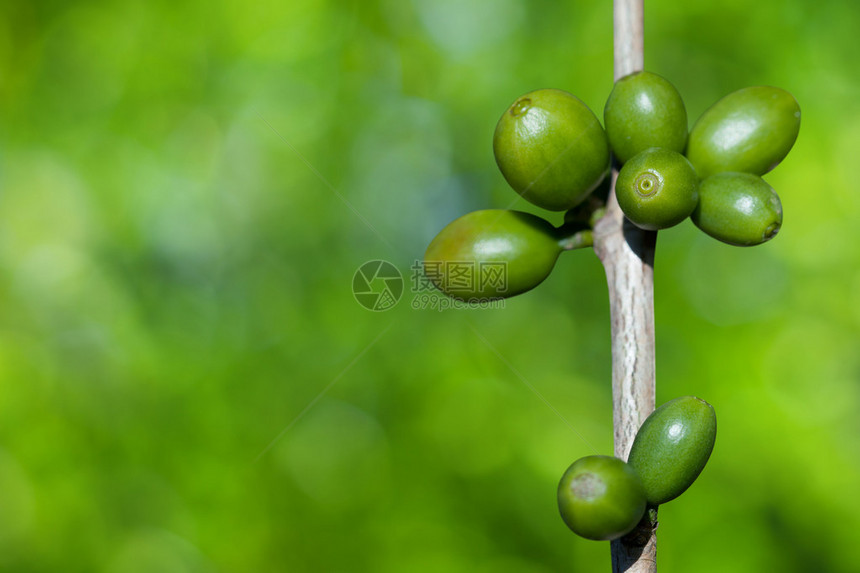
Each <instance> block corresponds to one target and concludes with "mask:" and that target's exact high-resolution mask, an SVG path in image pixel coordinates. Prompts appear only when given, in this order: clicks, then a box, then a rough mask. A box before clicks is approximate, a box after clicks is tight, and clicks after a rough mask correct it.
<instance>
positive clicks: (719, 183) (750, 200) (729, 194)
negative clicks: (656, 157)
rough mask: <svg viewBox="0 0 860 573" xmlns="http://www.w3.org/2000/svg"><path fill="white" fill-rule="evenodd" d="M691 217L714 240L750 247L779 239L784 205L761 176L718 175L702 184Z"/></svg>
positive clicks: (741, 174) (742, 174)
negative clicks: (697, 201)
mask: <svg viewBox="0 0 860 573" xmlns="http://www.w3.org/2000/svg"><path fill="white" fill-rule="evenodd" d="M690 218H691V219H692V220H693V223H695V224H696V226H697V227H699V228H700V229H701V230H703V231H704V232H706V233H707V234H709V235H710V236H712V237H714V238H715V239H719V240H720V241H722V242H724V243H728V244H730V245H737V246H739V247H749V246H753V245H760V244H761V243H764V242H766V241H769V240H771V239H772V238H774V237H775V236H776V234H777V233H778V232H779V229H780V227H782V203H780V201H779V196H778V195H777V194H776V191H774V190H773V187H771V186H770V185H768V184H767V182H765V180H764V179H762V178H761V177H759V176H758V175H751V174H749V173H732V172H728V173H717V174H716V175H711V176H710V177H708V178H707V179H705V180H704V181H702V183H701V184H700V185H699V204H698V205H697V206H696V210H695V211H693V214H692V215H691V216H690Z"/></svg>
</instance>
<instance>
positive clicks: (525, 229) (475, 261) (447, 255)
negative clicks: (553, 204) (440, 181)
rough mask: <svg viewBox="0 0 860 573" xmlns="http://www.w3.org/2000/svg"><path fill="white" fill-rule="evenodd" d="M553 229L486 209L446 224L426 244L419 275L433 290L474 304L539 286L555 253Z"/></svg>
mask: <svg viewBox="0 0 860 573" xmlns="http://www.w3.org/2000/svg"><path fill="white" fill-rule="evenodd" d="M561 250H562V248H561V246H560V244H559V237H558V236H557V232H556V229H555V228H554V227H553V226H552V225H551V224H550V223H549V222H548V221H546V220H544V219H541V218H540V217H538V216H536V215H532V214H530V213H523V212H520V211H508V210H503V209H487V210H484V211H474V212H472V213H469V214H468V215H463V216H462V217H460V218H459V219H456V220H455V221H453V222H451V223H449V224H448V226H446V227H445V228H444V229H442V231H440V232H439V234H438V235H436V237H435V238H434V239H433V240H432V241H431V242H430V245H429V246H428V247H427V252H426V253H425V254H424V271H425V274H426V275H427V277H428V278H429V279H430V280H431V281H432V282H433V284H434V285H436V287H437V288H439V290H441V291H442V292H444V293H445V294H447V295H448V296H451V297H453V298H457V299H461V300H466V301H474V300H478V299H498V298H507V297H511V296H514V295H517V294H520V293H523V292H526V291H527V290H530V289H532V288H534V287H536V286H537V285H539V284H540V283H541V282H543V280H544V279H545V278H546V277H547V276H548V275H549V273H550V272H551V271H552V269H553V266H555V261H556V260H557V259H558V255H559V253H561Z"/></svg>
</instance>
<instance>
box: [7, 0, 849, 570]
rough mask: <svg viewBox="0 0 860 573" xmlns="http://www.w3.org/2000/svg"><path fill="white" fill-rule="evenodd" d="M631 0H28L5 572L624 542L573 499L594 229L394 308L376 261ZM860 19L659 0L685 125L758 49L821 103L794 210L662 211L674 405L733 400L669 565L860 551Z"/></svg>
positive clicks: (448, 209)
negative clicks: (672, 221) (531, 278)
mask: <svg viewBox="0 0 860 573" xmlns="http://www.w3.org/2000/svg"><path fill="white" fill-rule="evenodd" d="M611 11H612V10H611V5H610V3H609V2H597V1H589V2H574V1H564V2H556V1H550V0H530V1H528V2H527V1H526V0H494V1H490V0H457V1H454V0H411V1H405V2H404V1H395V0H376V1H364V2H358V1H352V2H349V1H340V2H335V1H329V2H325V1H321V0H290V1H289V2H239V1H238V0H214V1H211V0H210V1H206V2H203V1H192V2H182V3H177V2H172V1H167V0H156V1H147V2H145V1H143V0H130V1H127V2H104V1H103V2H97V1H95V2H61V1H42V0H39V1H34V2H29V1H27V2H25V1H20V0H19V1H14V0H13V1H10V2H4V3H2V7H0V114H2V115H0V570H2V571H9V572H42V571H45V572H47V571H63V572H65V573H70V572H90V571H98V572H108V573H118V572H131V573H138V572H140V573H143V572H159V573H185V572H195V573H197V572H222V571H223V572H228V571H229V572H233V571H236V572H239V571H242V572H245V571H325V572H364V571H368V572H370V571H373V572H388V571H391V572H395V571H397V572H400V571H410V572H424V571H427V572H437V571H445V572H449V573H457V572H460V571H463V572H466V571H468V572H470V573H471V572H478V573H483V572H487V573H490V572H493V573H499V572H501V573H507V572H531V573H545V572H556V571H558V572H562V571H586V572H591V571H607V570H609V547H608V544H606V543H597V542H589V541H585V540H582V539H579V538H576V537H575V536H574V535H573V534H571V533H570V532H569V531H568V530H567V529H566V528H565V526H564V524H563V523H562V522H561V520H560V519H559V517H558V515H557V509H556V502H555V487H556V484H557V481H558V479H559V477H560V476H561V474H562V472H563V471H564V469H565V468H566V467H567V466H568V464H570V463H571V462H572V461H573V460H574V459H576V458H578V457H581V456H583V455H587V454H590V453H593V452H594V451H595V450H596V451H598V452H599V453H610V452H611V449H612V444H611V439H612V432H611V404H610V389H609V382H610V381H609V377H610V354H609V329H608V304H607V301H606V292H605V290H606V287H605V280H604V277H603V273H602V269H601V267H600V265H599V263H598V261H597V259H596V258H595V257H594V255H593V253H591V252H585V251H581V252H574V253H569V254H565V255H564V256H563V257H562V258H561V260H560V261H559V264H558V265H557V267H556V270H555V272H554V273H553V275H552V276H551V277H550V278H549V279H548V280H547V282H546V283H544V284H543V285H542V286H541V287H540V288H539V289H537V290H535V291H533V292H531V293H528V294H525V295H523V296H521V297H517V298H514V299H511V300H509V301H507V304H506V305H505V308H504V309H501V310H498V309H497V310H448V311H445V312H438V311H434V310H429V309H426V310H414V309H412V308H411V306H410V302H411V300H412V298H413V294H412V293H410V292H409V290H408V283H407V292H406V293H405V295H404V298H403V300H401V301H400V303H399V304H398V306H397V307H395V308H394V309H392V310H389V311H387V312H380V313H374V312H369V311H367V310H365V309H364V308H362V307H361V306H359V305H358V304H357V303H356V301H355V300H354V298H353V295H352V292H351V281H352V276H353V273H354V272H355V270H356V268H357V267H358V266H359V265H361V264H362V263H364V262H365V261H368V260H373V259H385V260H389V261H391V262H393V263H394V264H395V265H397V266H398V268H400V270H401V271H402V272H403V273H404V275H405V276H406V277H407V281H408V280H409V275H410V270H409V269H410V266H411V265H412V264H413V261H414V260H415V259H416V258H420V257H421V255H422V254H423V250H424V247H425V246H426V244H427V243H428V242H429V240H430V239H431V238H432V237H433V235H434V234H435V233H436V232H437V231H438V230H439V229H441V228H442V227H443V226H444V225H445V224H446V223H448V222H449V221H450V220H452V219H454V218H455V217H457V216H458V215H460V214H463V213H465V212H467V211H470V210H475V209H481V208H488V207H506V206H509V205H510V204H511V202H512V201H513V200H514V199H515V198H516V195H515V194H514V193H513V192H512V191H511V190H510V189H509V188H507V186H506V184H505V182H504V180H503V179H502V177H501V175H500V174H499V172H498V170H497V169H496V167H495V164H494V161H493V156H492V149H491V139H492V132H493V129H494V126H495V123H496V120H497V119H498V117H499V116H500V115H501V113H502V112H503V111H504V109H505V108H506V106H507V105H508V104H509V103H510V102H511V101H513V100H514V99H515V98H516V97H517V96H518V95H520V94H521V93H523V92H526V91H529V90H532V89H535V88H540V87H559V88H563V89H566V90H568V91H570V92H572V93H574V94H576V95H578V96H579V97H580V98H582V99H583V100H584V101H585V102H586V103H587V104H589V105H590V106H591V107H592V109H594V110H595V111H596V112H597V113H598V115H600V116H601V117H602V113H601V112H602V108H603V103H604V101H605V98H606V96H607V95H608V94H609V91H610V89H611V87H612V39H611V33H612V30H611ZM857 29H860V8H858V5H857V4H856V3H855V2H852V1H849V0H821V1H819V2H815V3H814V4H813V3H809V2H806V1H802V0H788V1H787V0H760V1H758V2H755V3H749V2H748V1H746V0H743V1H741V0H723V1H722V2H719V3H716V4H714V3H702V4H696V3H687V4H686V5H684V6H679V5H678V3H677V2H673V1H670V0H649V2H648V3H647V6H646V67H647V68H648V69H649V70H652V71H655V72H657V73H660V74H662V75H664V76H666V77H668V78H669V79H670V80H671V81H673V82H674V83H675V84H676V85H677V87H678V88H679V90H680V92H681V93H682V94H683V96H684V98H685V100H686V103H687V108H688V112H689V115H690V120H691V122H692V121H693V120H694V119H695V118H696V117H698V115H699V114H700V113H701V112H702V111H703V110H704V109H705V108H707V107H708V106H709V105H710V104H711V103H713V102H714V101H716V99H718V98H719V97H721V96H723V95H725V94H727V93H729V92H730V91H733V90H735V89H738V88H740V87H744V86H747V85H757V84H771V85H777V86H780V87H783V88H785V89H787V90H789V91H790V92H792V93H793V94H794V95H795V96H796V97H797V99H798V100H799V101H800V104H801V107H802V109H803V114H804V115H803V124H802V127H801V134H800V138H799V140H798V142H797V145H796V146H795V148H794V150H793V152H792V153H791V154H790V156H789V157H788V159H787V160H786V161H785V162H784V163H783V164H782V165H781V166H780V167H779V168H777V169H776V170H775V171H774V172H772V173H771V174H770V175H768V176H767V179H768V181H769V182H770V183H771V184H772V185H773V186H774V187H775V188H776V189H777V190H778V191H779V192H780V194H781V197H782V201H783V205H784V209H785V213H786V215H785V225H784V227H783V230H782V232H781V233H780V235H779V237H778V238H777V239H776V240H774V241H773V242H771V243H768V244H767V245H765V246H763V247H760V248H755V249H738V248H732V247H728V246H726V245H723V244H721V243H718V242H716V241H714V240H712V239H709V238H708V237H706V236H704V235H703V234H702V233H700V232H698V231H697V230H696V229H695V228H694V227H693V226H692V224H690V223H689V222H686V223H684V224H682V225H681V226H679V227H677V228H674V229H671V230H668V231H665V232H662V233H661V235H660V240H659V245H658V252H657V266H656V271H655V272H656V293H657V294H656V305H657V310H656V312H657V339H658V341H657V342H658V359H657V362H658V402H664V401H666V400H669V399H671V398H673V397H676V396H679V395H683V394H696V395H699V396H701V397H704V398H706V399H707V400H709V401H710V402H711V403H713V404H714V406H715V408H716V410H717V413H718V417H719V424H720V426H719V427H720V431H719V437H718V440H717V447H716V449H715V452H714V455H713V457H712V458H711V462H710V464H709V466H708V468H707V469H706V470H705V472H704V473H703V474H702V477H701V478H700V479H699V481H698V482H697V483H696V485H695V486H694V487H693V488H692V489H691V490H690V491H689V492H688V493H686V494H685V495H684V496H683V497H682V498H680V499H679V500H677V501H675V502H672V503H671V504H669V505H667V506H665V507H664V508H662V509H661V523H660V529H659V545H658V546H659V562H660V569H661V571H664V572H666V571H679V572H680V571H696V572H698V573H706V572H710V571H727V570H730V571H733V572H736V573H743V572H751V573H752V572H756V573H758V572H761V571H776V570H779V571H787V572H790V571H798V572H799V571H803V572H807V571H834V572H840V571H846V572H848V571H856V570H857V564H856V563H857V556H856V551H855V549H854V545H853V543H854V541H855V540H856V535H857V528H858V526H860V519H858V514H860V496H858V495H857V490H858V487H860V456H858V455H857V454H858V451H860V416H858V414H860V392H858V388H860V385H858V382H860V353H858V346H860V345H858V340H860V266H858V263H860V224H858V221H860V189H858V188H857V185H856V182H855V180H856V169H857V159H856V154H857V152H858V150H860V64H858V60H857V58H856V56H855V55H854V53H853V52H852V50H850V49H849V47H850V46H852V45H854V44H855V43H856V30H857ZM515 206H516V208H519V209H524V210H529V211H533V212H538V211H537V209H533V208H531V207H530V206H529V205H528V204H526V203H524V202H523V201H518V202H516V204H515ZM559 219H560V217H559V215H558V214H552V215H551V220H552V221H553V222H555V223H558V222H559ZM533 390H534V391H533ZM535 391H536V392H537V393H539V394H540V396H542V397H543V398H544V399H545V400H546V402H548V403H549V404H550V405H551V407H548V406H547V404H546V403H545V402H544V401H543V400H542V399H541V397H540V396H538V394H537V393H536V392H535ZM553 409H555V410H557V412H558V413H559V414H560V416H559V415H556V413H554V412H553ZM562 417H563V418H564V420H563V419H561V418H562ZM565 420H566V421H567V422H569V424H570V425H568V424H567V423H566V422H565ZM571 427H572V428H573V429H575V431H572V429H571ZM592 448H593V449H592Z"/></svg>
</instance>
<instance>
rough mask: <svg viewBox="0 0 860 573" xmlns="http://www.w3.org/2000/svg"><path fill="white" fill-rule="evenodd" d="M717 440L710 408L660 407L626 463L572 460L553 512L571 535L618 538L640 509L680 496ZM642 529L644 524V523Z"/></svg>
mask: <svg viewBox="0 0 860 573" xmlns="http://www.w3.org/2000/svg"><path fill="white" fill-rule="evenodd" d="M716 437H717V418H716V415H715V414H714V409H713V407H711V405H710V404H708V403H707V402H705V401H704V400H702V399H700V398H696V397H694V396H683V397H681V398H675V399H674V400H670V401H669V402H666V403H665V404H663V405H662V406H660V407H659V408H657V409H656V410H654V412H652V413H651V415H650V416H648V418H647V419H646V420H645V422H644V423H643V424H642V426H641V427H640V428H639V431H638V432H637V434H636V439H635V440H634V441H633V446H632V447H631V449H630V455H629V456H628V458H627V462H624V461H622V460H620V459H618V458H615V457H611V456H587V457H584V458H580V459H579V460H577V461H575V462H574V463H573V464H572V465H571V466H570V467H569V468H568V469H567V471H566V472H565V473H564V475H563V476H562V478H561V481H560V482H559V484H558V508H559V511H560V512H561V517H562V519H563V520H564V522H565V523H566V524H567V526H568V527H569V528H570V529H571V530H573V532H574V533H576V534H578V535H581V536H582V537H585V538H587V539H594V540H612V539H618V538H619V537H622V536H624V535H626V534H627V533H629V532H630V531H631V530H633V529H634V528H635V527H636V526H637V525H638V524H639V523H640V522H641V521H643V518H644V517H645V516H646V510H648V509H649V508H650V509H656V508H657V506H658V505H660V504H663V503H666V502H668V501H671V500H673V499H675V498H676V497H678V496H679V495H681V494H682V493H684V492H685V491H686V490H687V488H689V487H690V485H692V483H693V482H694V481H695V480H696V478H697V477H699V474H700V473H701V472H702V470H703V469H704V467H705V464H706V463H707V461H708V458H710V456H711V452H712V451H713V449H714V441H715V440H716ZM645 522H646V527H650V526H651V525H650V520H648V519H646V520H645Z"/></svg>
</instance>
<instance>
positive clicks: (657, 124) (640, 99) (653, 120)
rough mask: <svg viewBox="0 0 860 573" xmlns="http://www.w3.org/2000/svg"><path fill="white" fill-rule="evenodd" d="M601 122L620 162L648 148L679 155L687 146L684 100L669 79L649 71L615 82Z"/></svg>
mask: <svg viewBox="0 0 860 573" xmlns="http://www.w3.org/2000/svg"><path fill="white" fill-rule="evenodd" d="M603 121H604V124H605V125H606V135H607V136H608V137H609V144H610V146H611V147H612V151H613V153H615V157H616V158H617V159H618V161H620V162H621V163H625V162H626V161H628V160H629V159H631V158H632V157H633V156H634V155H636V154H637V153H640V152H642V151H645V150H646V149H648V148H650V147H663V148H665V149H669V150H671V151H676V152H678V153H683V152H684V146H685V145H686V144H687V110H686V108H685V107H684V100H682V99H681V94H679V93H678V90H677V89H675V86H673V85H672V84H671V83H670V82H669V80H667V79H665V78H664V77H662V76H658V75H657V74H652V73H651V72H637V73H635V74H631V75H629V76H625V77H623V78H621V79H620V80H618V81H617V82H616V83H615V87H614V88H612V93H610V94H609V99H607V100H606V107H605V108H604V110H603Z"/></svg>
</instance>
